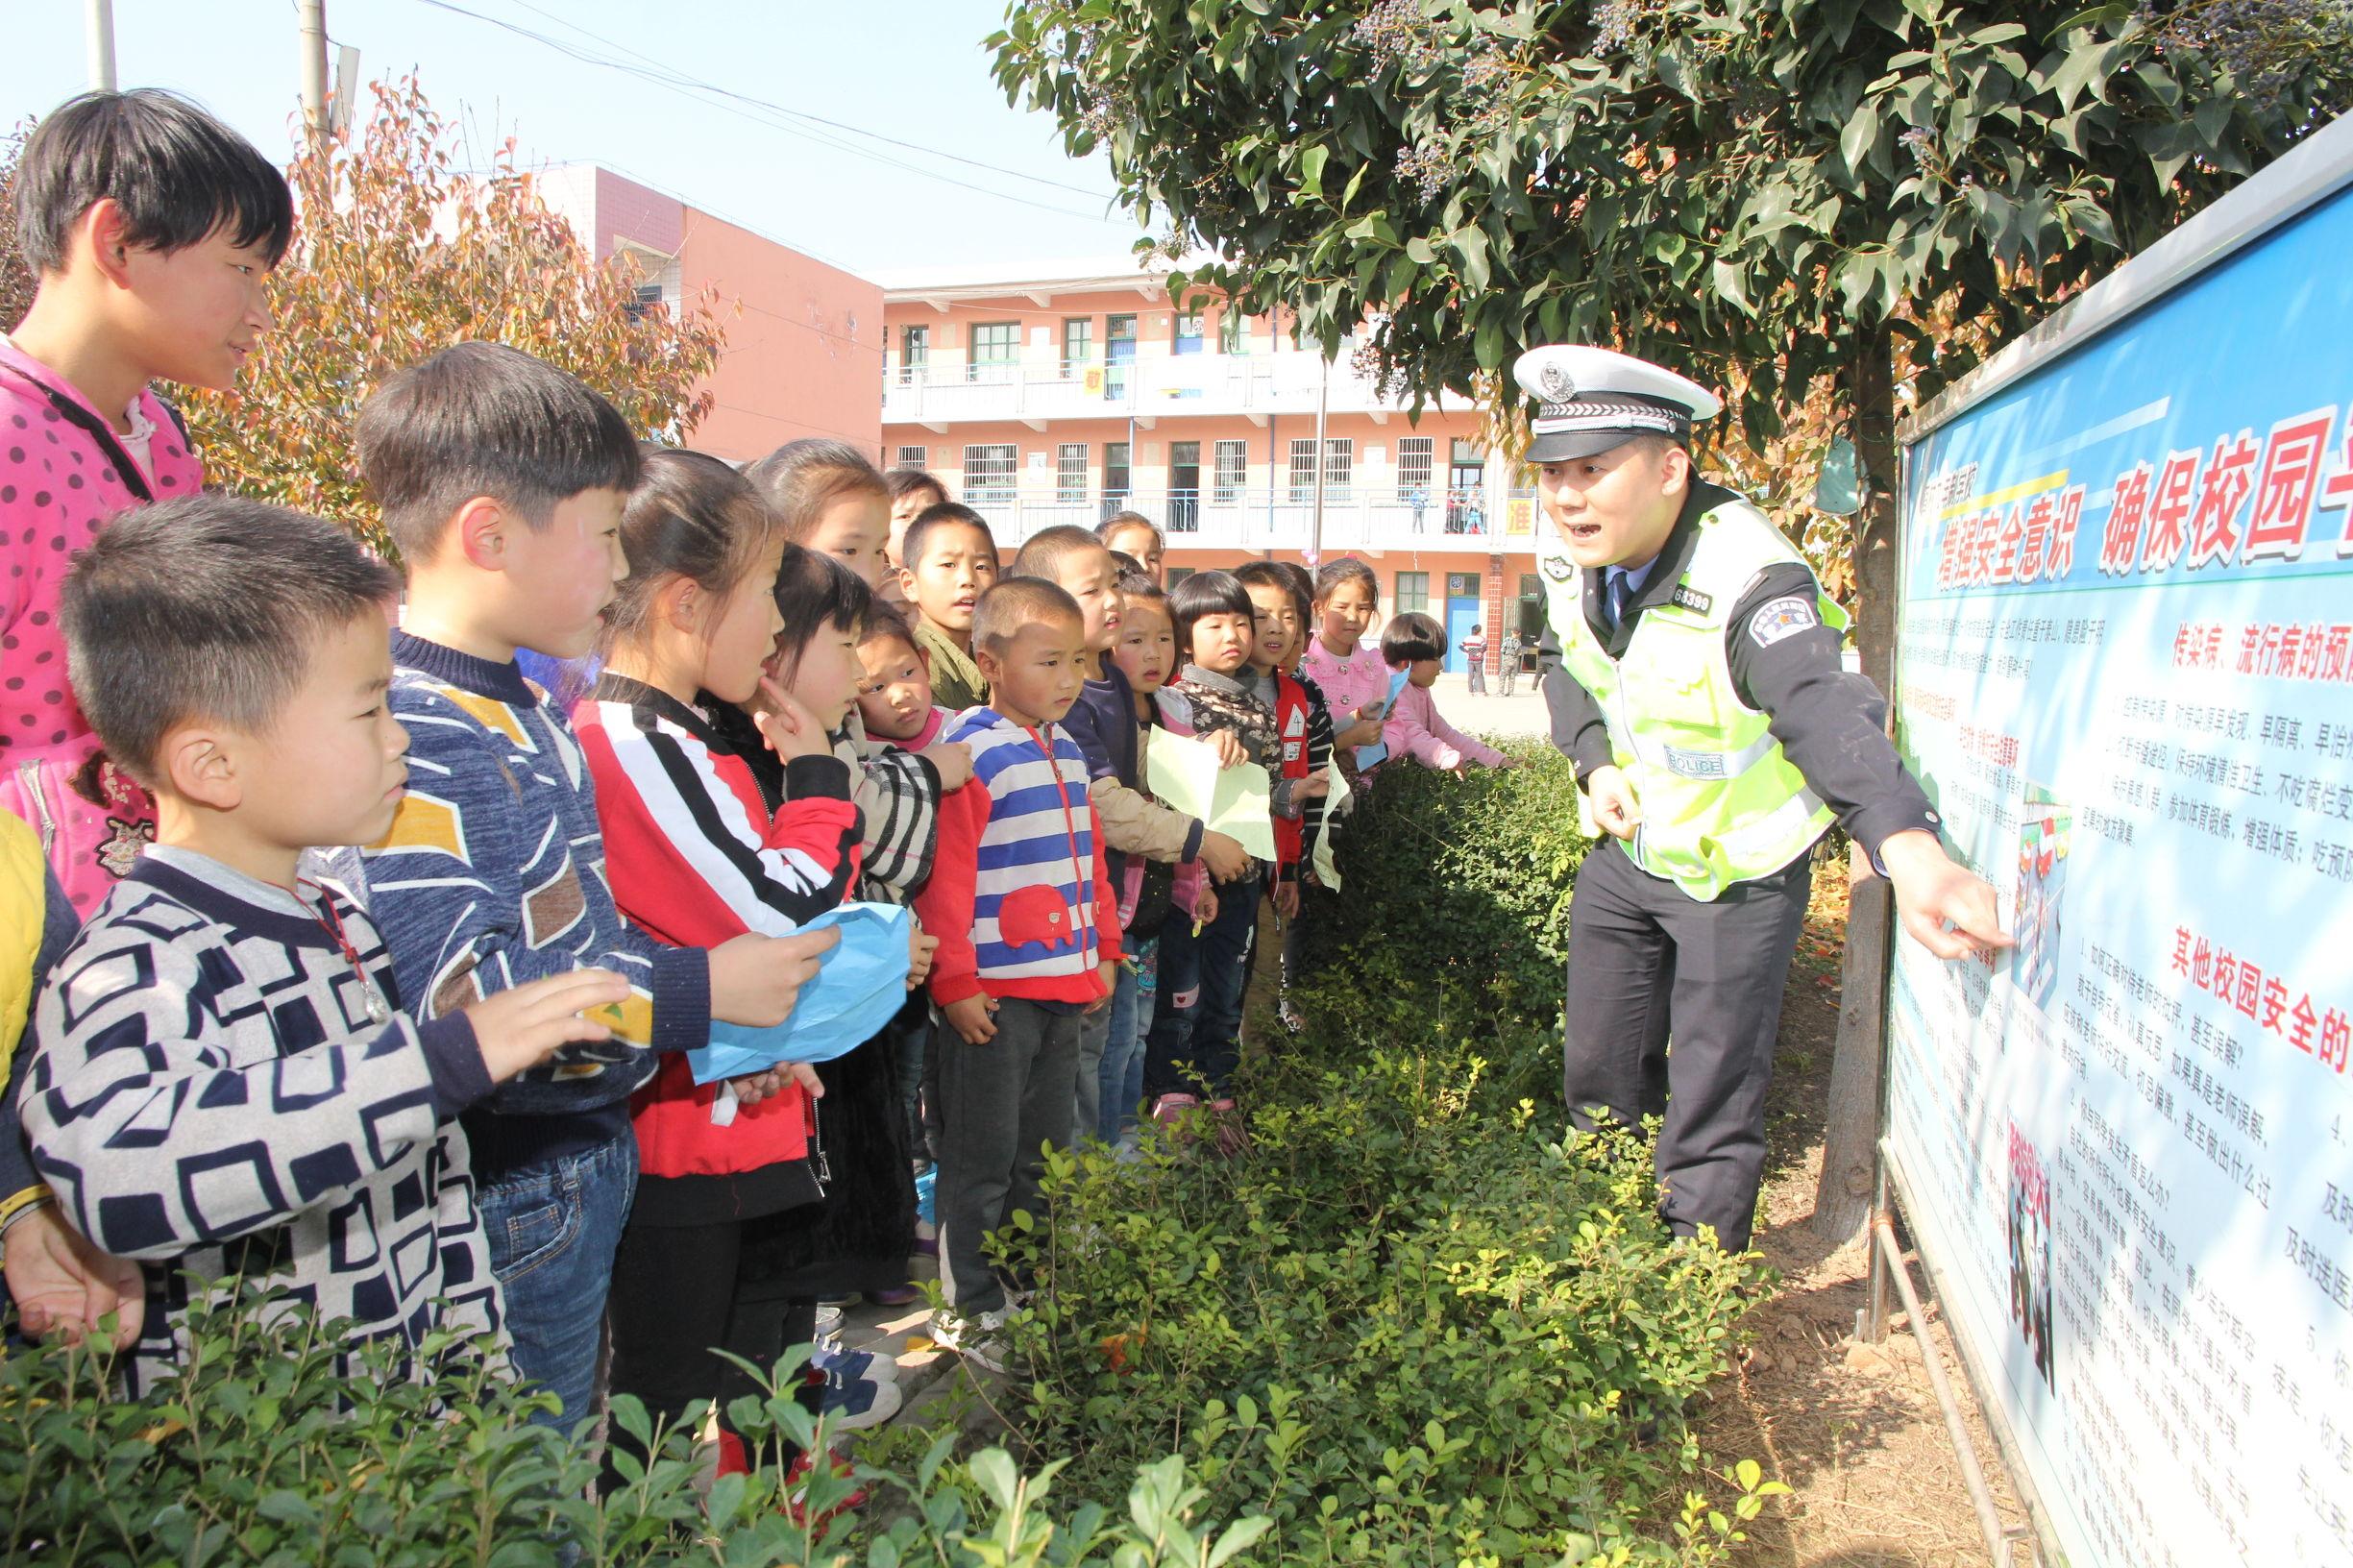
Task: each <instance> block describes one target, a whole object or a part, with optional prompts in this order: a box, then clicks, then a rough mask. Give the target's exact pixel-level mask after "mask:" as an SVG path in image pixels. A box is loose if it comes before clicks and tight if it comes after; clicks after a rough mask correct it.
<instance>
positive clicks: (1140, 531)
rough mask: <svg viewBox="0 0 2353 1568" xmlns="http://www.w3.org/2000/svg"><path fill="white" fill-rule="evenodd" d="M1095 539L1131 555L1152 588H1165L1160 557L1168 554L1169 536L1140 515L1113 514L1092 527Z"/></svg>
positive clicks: (1163, 571)
mask: <svg viewBox="0 0 2353 1568" xmlns="http://www.w3.org/2000/svg"><path fill="white" fill-rule="evenodd" d="M1094 536H1095V537H1096V538H1097V539H1100V540H1102V541H1103V548H1104V549H1106V550H1108V551H1113V552H1115V553H1117V554H1123V555H1128V556H1132V557H1133V558H1134V559H1135V562H1136V564H1137V565H1138V566H1139V567H1140V568H1142V569H1143V574H1144V576H1148V577H1150V578H1151V579H1152V585H1153V586H1154V587H1155V588H1159V587H1164V586H1165V584H1166V581H1167V577H1166V574H1165V570H1164V568H1163V567H1162V565H1161V557H1162V555H1164V553H1166V551H1167V549H1168V536H1167V535H1166V534H1164V533H1163V532H1161V531H1160V527H1159V525H1157V524H1155V523H1154V522H1153V521H1152V520H1151V519H1150V518H1148V517H1146V516H1144V515H1143V513H1141V512H1114V513H1112V514H1111V516H1109V517H1107V518H1105V519H1104V520H1103V521H1102V522H1100V523H1098V524H1096V525H1095V529H1094Z"/></svg>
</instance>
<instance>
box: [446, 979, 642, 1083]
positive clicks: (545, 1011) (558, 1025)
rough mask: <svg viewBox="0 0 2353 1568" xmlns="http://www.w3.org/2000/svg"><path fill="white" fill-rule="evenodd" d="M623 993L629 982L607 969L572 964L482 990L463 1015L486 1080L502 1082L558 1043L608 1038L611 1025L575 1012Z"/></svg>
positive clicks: (614, 999)
mask: <svg viewBox="0 0 2353 1568" xmlns="http://www.w3.org/2000/svg"><path fill="white" fill-rule="evenodd" d="M628 999H629V983H628V982H627V981H626V980H624V979H623V978H622V977H621V976H620V975H617V974H615V973H614V972H613V971H612V970H610V969H574V970H573V971H572V972H570V973H569V974H551V975H550V976H548V977H547V978H546V979H544V980H534V981H532V982H530V983H529V984H528V985H523V986H516V987H513V988H512V989H510V990H507V991H502V992H497V993H495V994H493V995H489V996H485V997H483V998H482V999H481V1000H480V1001H478V1002H476V1003H474V1004H472V1005H471V1006H469V1007H467V1008H466V1009H465V1015H466V1021H467V1022H469V1023H471V1024H472V1025H473V1026H474V1043H475V1045H476V1047H477V1048H478V1049H479V1050H480V1051H481V1053H482V1066H485V1067H487V1068H489V1069H490V1081H491V1082H492V1083H494V1084H502V1083H504V1082H506V1081H507V1080H508V1079H509V1078H512V1077H513V1076H515V1074H517V1073H519V1072H521V1071H523V1070H524V1069H525V1068H527V1067H535V1066H539V1065H540V1064H541V1063H542V1062H545V1061H546V1060H547V1059H548V1058H550V1057H551V1056H553V1055H554V1054H555V1053H556V1051H557V1049H558V1048H559V1047H561V1046H565V1045H573V1044H579V1043H582V1042H585V1041H600V1040H610V1039H612V1038H613V1031H612V1030H610V1029H608V1028H606V1027H605V1026H604V1025H603V1024H601V1023H591V1022H589V1021H588V1020H587V1019H586V1018H583V1017H580V1015H581V1014H582V1013H584V1012H586V1011H587V1010H588V1009H590V1008H592V1007H608V1006H611V1005H613V1004H615V1003H618V1002H625V1001H627V1000H628Z"/></svg>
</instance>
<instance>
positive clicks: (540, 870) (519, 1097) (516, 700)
mask: <svg viewBox="0 0 2353 1568" xmlns="http://www.w3.org/2000/svg"><path fill="white" fill-rule="evenodd" d="M358 445H359V472H360V478H362V480H363V481H365V483H366V485H367V488H368V491H369V493H370V494H371V495H372V496H373V497H374V498H375V500H376V502H377V503H378V505H380V507H381V508H382V512H383V521H384V526H385V528H386V530H387V531H388V532H389V533H390V534H391V536H392V538H393V541H394V542H395V543H396V544H397V545H398V546H399V547H400V551H401V556H402V559H403V561H404V564H405V567H406V570H407V579H408V593H407V608H406V614H405V616H404V620H403V624H402V628H401V630H399V631H398V632H396V633H394V634H393V639H392V655H393V663H394V666H395V673H394V675H393V682H392V691H391V696H390V699H389V700H390V704H391V708H392V712H393V714H394V716H395V717H396V718H398V719H399V720H400V722H401V723H403V724H404V725H406V726H407V729H408V734H409V757H408V767H409V776H410V781H411V783H410V790H409V793H408V794H407V795H406V796H404V797H403V798H402V801H401V804H400V809H399V811H398V812H397V813H396V814H395V816H394V818H393V821H392V826H391V830H390V831H389V832H388V833H385V834H384V835H383V836H382V837H381V838H380V839H378V840H377V841H376V842H375V843H374V844H372V845H369V847H368V849H367V850H366V859H365V865H366V873H367V882H368V900H369V909H370V912H371V913H372V914H373V915H374V916H375V919H376V923H377V925H378V927H379V928H380V930H381V931H382V932H383V934H384V941H385V943H386V944H387V945H388V946H389V947H390V948H391V951H392V961H393V969H394V972H395V974H396V975H397V976H398V977H399V982H400V990H401V994H402V995H404V996H405V997H407V998H409V1000H410V1005H411V1006H413V1007H414V1008H415V1009H416V1010H417V1012H418V1014H419V1016H420V1017H422V1018H424V1019H426V1020H428V1021H430V1020H432V1019H435V1018H440V1017H446V1016H448V1015H449V1014H451V1013H453V1012H455V1011H457V1010H458V1009H460V1008H463V1007H465V1006H466V1005H468V1004H469V1003H472V1002H474V1001H478V1000H479V999H482V998H484V997H488V996H492V995H495V994H497V993H498V992H502V991H504V990H506V989H507V988H509V987H511V986H516V985H520V984H522V983H524V982H526V981H528V980H533V979H537V978H539V977H541V976H543V975H548V974H560V973H564V972H567V971H570V970H572V969H576V968H580V967H581V966H583V965H591V964H593V965H600V966H603V967H606V968H612V969H614V970H615V971H617V972H618V973H620V974H621V975H622V976H623V977H624V978H625V979H626V980H627V981H628V982H629V985H630V988H631V994H630V997H629V999H628V1001H627V1002H625V1004H623V1005H622V1006H621V1007H620V1008H619V1009H618V1010H617V1012H616V1013H615V1014H614V1015H613V1016H612V1019H611V1021H612V1022H613V1025H614V1028H613V1038H612V1039H611V1040H609V1041H597V1042H592V1043H587V1044H578V1045H572V1046H567V1047H566V1048H565V1049H563V1050H561V1051H558V1052H557V1053H556V1055H555V1058H554V1060H553V1061H551V1062H550V1063H549V1064H547V1065H546V1066H541V1067H535V1068H532V1069H531V1070H529V1071H527V1072H525V1073H523V1074H521V1075H520V1076H518V1077H517V1078H515V1079H514V1080H512V1081H511V1082H509V1083H507V1084H504V1085H502V1087H501V1088H500V1090H499V1091H498V1092H497V1093H495V1094H494V1095H492V1096H491V1097H490V1098H489V1099H488V1100H486V1101H484V1102H482V1103H481V1104H479V1105H478V1106H476V1107H475V1108H474V1109H473V1111H472V1112H471V1113H470V1114H469V1115H467V1117H466V1136H467V1139H468V1141H469V1142H470V1144H471V1145H472V1147H473V1151H474V1164H475V1171H476V1174H477V1176H478V1179H479V1181H480V1184H481V1194H482V1213H483V1217H484V1220H485V1223H486V1225H487V1227H488V1230H489V1233H490V1257H491V1263H492V1266H493V1267H494V1269H496V1271H497V1273H498V1276H499V1280H500V1283H501V1284H502V1286H503V1287H504V1291H505V1298H506V1321H507V1329H508V1332H509V1333H510V1334H511V1335H513V1337H514V1346H515V1348H514V1360H515V1364H516V1366H517V1368H518V1369H519V1370H520V1371H521V1372H522V1373H523V1374H524V1376H525V1377H527V1378H528V1379H530V1380H531V1381H533V1382H535V1383H537V1384H541V1385H542V1386H544V1387H546V1388H547V1389H549V1390H550V1391H551V1392H553V1393H554V1394H555V1395H556V1396H557V1398H558V1400H559V1401H560V1402H561V1404H562V1407H563V1409H562V1413H561V1414H559V1415H557V1416H555V1417H554V1418H553V1419H554V1420H555V1421H557V1422H558V1423H560V1424H561V1425H562V1426H564V1427H565V1428H566V1429H567V1430H569V1429H570V1428H571V1427H572V1426H573V1425H574V1424H575V1423H576V1422H578V1421H580V1420H581V1419H582V1418H583V1417H585V1416H586V1415H587V1414H588V1413H589V1411H590V1409H591V1407H592V1406H593V1404H594V1399H595V1391H596V1384H597V1361H598V1347H599V1343H600V1341H601V1338H602V1334H603V1319H604V1301H605V1292H606V1288H607V1286H609V1284H610V1282H611V1278H612V1268H613V1249H614V1248H615V1246H616V1245H618V1244H619V1242H620V1239H621V1231H622V1225H623V1222H624V1220H625V1218H626V1217H627V1215H628V1212H629V1204H630V1200H631V1198H632V1197H633V1196H634V1194H635V1192H636V1188H637V1139H636V1135H635V1134H634V1133H633V1132H632V1131H631V1129H630V1124H629V1097H630V1095H631V1094H632V1093H634V1092H635V1091H636V1090H638V1089H639V1088H640V1087H642V1086H643V1085H644V1084H645V1083H646V1082H647V1081H648V1080H650V1078H652V1077H653V1075H654V1070H655V1067H656V1065H657V1058H658V1057H659V1056H660V1055H662V1054H664V1053H668V1052H672V1051H684V1050H692V1049H694V1048H696V1047H699V1046H700V1045H702V1044H704V1043H706V1042H707V1041H708V1040H709V1038H710V1023H711V1020H712V1019H713V1018H719V1019H723V1020H724V1021H726V1022H730V1023H737V1024H746V1025H750V1026H754V1027H772V1026H774V1025H776V1024H778V1023H781V1022H783V1020H784V1018H785V1016H786V1015H787V1014H788V1013H789V1012H791V1010H792V1007H793V1002H794V998H795V997H796V996H797V995H798V993H799V990H800V986H801V983H802V982H803V981H804V980H806V979H807V978H808V977H809V976H811V975H812V974H814V973H816V970H817V962H818V955H819V954H820V953H821V952H823V951H824V950H825V949H826V948H828V947H830V946H832V945H833V943H834V940H835V939H834V936H833V933H831V932H829V931H826V932H817V933H813V934H808V935H798V936H791V937H781V938H776V937H763V936H756V935H749V934H747V935H744V936H739V937H736V938H733V939H732V940H730V941H727V942H723V943H720V944H718V945H717V946H715V947H712V948H709V949H707V950H706V949H703V948H700V947H672V946H667V945H664V944H663V943H659V942H657V941H655V940H654V939H653V938H651V937H650V936H648V935H647V934H646V933H645V932H643V931H641V930H638V929H636V928H634V927H632V926H631V925H629V924H628V923H627V922H626V921H625V920H624V919H622V916H621V912H620V911H619V909H617V908H616V907H615V906H614V903H613V897H612V894H611V891H610V889H609V887H608V885H607V883H606V881H605V877H604V841H603V835H602V832H601V829H600V828H599V827H598V824H597V798H596V794H597V792H596V782H595V780H594V779H593V778H592V777H591V776H590V774H589V772H588V770H587V767H586V764H585V763H584V762H583V761H582V759H581V756H580V748H579V743H578V741H577V740H576V738H575V737H574V735H573V732H572V725H571V723H569V721H568V720H567V719H566V717H565V715H564V714H563V712H562V711H561V710H560V709H558V708H557V707H556V706H555V705H554V704H553V703H551V701H550V700H549V699H548V697H547V694H546V693H545V692H544V691H543V690H541V689H540V688H539V687H536V686H534V685H532V684H530V683H529V682H528V681H527V680H526V679H525V678H524V677H523V674H522V672H521V671H520V670H519V669H517V667H516V664H515V655H516V652H517V651H518V650H519V649H534V650H536V651H538V652H540V653H544V654H547V655H548V656H549V657H551V658H556V659H576V658H579V657H582V656H583V655H585V654H587V653H589V652H590V651H592V650H593V649H594V647H595V644H596V641H597V638H598V636H599V634H600V633H601V630H602V627H603V624H604V621H603V616H604V610H605V608H606V607H607V606H608V605H609V604H610V603H611V602H612V600H613V592H614V588H615V585H616V584H618V583H619V582H621V581H622V579H623V578H625V576H627V575H628V563H627V561H626V559H625V556H624V555H623V553H622V549H621V518H622V508H623V506H624V504H625V502H626V501H627V499H628V495H629V492H630V491H631V490H632V489H634V488H635V487H636V484H637V481H638V478H639V476H640V472H641V464H642V460H641V458H640V456H639V453H638V446H637V440H636V438H635V437H634V436H633V435H631V434H630V433H629V428H628V426H627V424H625V422H624V421H623V419H622V417H621V415H620V413H619V412H618V411H616V410H615V409H614V407H613V405H612V404H609V403H607V402H605V401H604V400H603V399H602V398H601V397H599V396H598V395H597V394H596V393H594V392H592V391H590V390H589V389H588V388H587V387H586V386H584V385H582V384H581V383H580V382H579V380H576V378H574V377H572V376H570V375H568V374H566V373H565V372H563V371H560V370H558V369H556V368H555V367H554V366H553V365H551V364H548V363H547V362H545V361H544V360H540V359H535V358H533V357H532V356H531V355H527V354H524V353H522V352H520V351H518V350H515V349H509V348H503V347H501V346H499V345H497V344H491V343H463V344H459V345H457V346H455V347H453V348H449V349H444V350H442V351H441V352H440V353H439V354H436V355H432V356H431V357H429V358H428V359H425V360H422V361H420V362H419V363H417V364H414V365H411V366H409V367H408V368H407V369H405V370H403V371H401V372H399V373H397V374H396V375H394V376H392V377H391V378H389V379H388V380H385V382H384V383H383V385H382V386H381V387H380V388H379V389H378V390H377V392H376V394H375V396H373V397H371V398H370V399H369V400H368V402H367V404H365V406H363V407H362V408H361V409H360V413H359V443H358Z"/></svg>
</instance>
